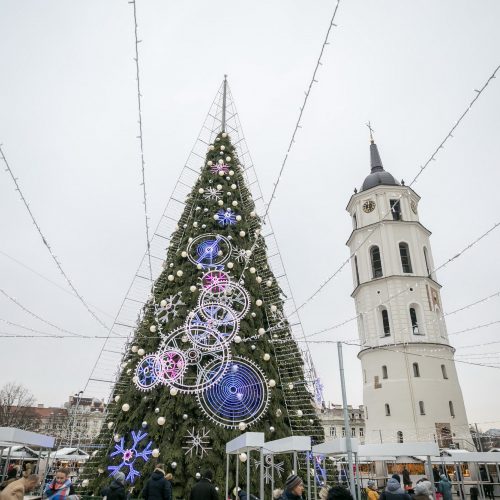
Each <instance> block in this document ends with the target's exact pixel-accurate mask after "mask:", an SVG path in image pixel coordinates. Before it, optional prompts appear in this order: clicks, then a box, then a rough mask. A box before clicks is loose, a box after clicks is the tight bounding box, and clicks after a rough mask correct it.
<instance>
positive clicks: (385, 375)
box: [382, 365, 388, 378]
mask: <svg viewBox="0 0 500 500" xmlns="http://www.w3.org/2000/svg"><path fill="white" fill-rule="evenodd" d="M382 378H388V376H387V366H385V365H383V366H382Z"/></svg>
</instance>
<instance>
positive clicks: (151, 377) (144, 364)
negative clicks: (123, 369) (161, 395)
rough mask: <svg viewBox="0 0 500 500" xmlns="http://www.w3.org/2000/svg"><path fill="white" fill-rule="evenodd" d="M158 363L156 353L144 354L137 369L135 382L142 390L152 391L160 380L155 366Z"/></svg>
mask: <svg viewBox="0 0 500 500" xmlns="http://www.w3.org/2000/svg"><path fill="white" fill-rule="evenodd" d="M157 363H158V358H157V356H156V354H148V355H147V356H144V357H143V358H142V359H141V360H140V361H139V363H138V364H137V367H136V369H135V377H134V383H135V385H136V387H137V389H139V390H140V391H150V390H151V389H153V387H155V386H156V385H157V384H158V382H159V380H158V377H157V375H156V371H155V366H156V364H157Z"/></svg>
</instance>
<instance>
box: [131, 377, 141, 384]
mask: <svg viewBox="0 0 500 500" xmlns="http://www.w3.org/2000/svg"><path fill="white" fill-rule="evenodd" d="M138 380H139V377H138V376H137V375H134V376H133V377H132V382H133V383H134V384H137V381H138Z"/></svg>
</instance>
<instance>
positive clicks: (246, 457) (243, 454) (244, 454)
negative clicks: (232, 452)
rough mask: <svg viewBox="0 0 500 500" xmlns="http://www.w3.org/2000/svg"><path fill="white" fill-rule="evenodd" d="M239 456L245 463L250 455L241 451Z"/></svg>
mask: <svg viewBox="0 0 500 500" xmlns="http://www.w3.org/2000/svg"><path fill="white" fill-rule="evenodd" d="M238 458H239V459H240V462H243V463H245V462H246V461H247V460H248V456H247V454H246V453H240V455H239V457H238Z"/></svg>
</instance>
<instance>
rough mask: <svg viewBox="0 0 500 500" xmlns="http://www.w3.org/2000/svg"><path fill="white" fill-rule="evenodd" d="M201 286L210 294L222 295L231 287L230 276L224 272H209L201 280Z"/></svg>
mask: <svg viewBox="0 0 500 500" xmlns="http://www.w3.org/2000/svg"><path fill="white" fill-rule="evenodd" d="M201 284H202V286H203V289H204V290H209V291H210V293H220V292H223V291H224V290H225V289H226V287H227V286H228V285H229V275H228V274H227V273H225V272H224V271H208V273H205V274H204V275H203V277H202V278H201Z"/></svg>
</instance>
